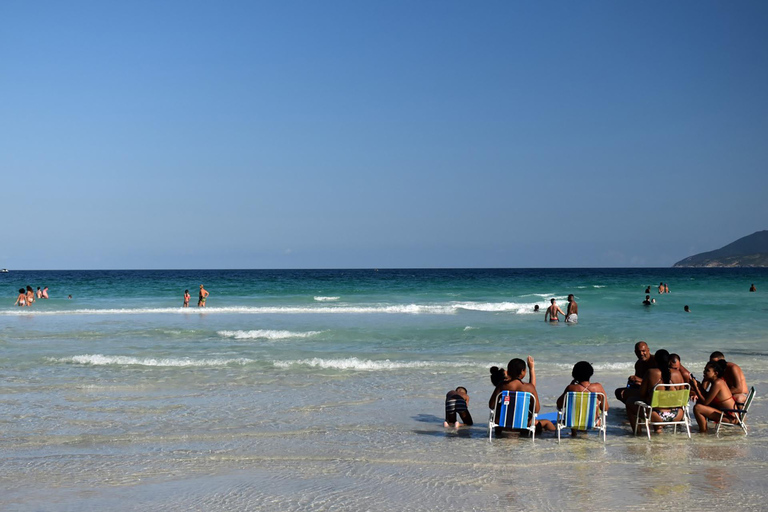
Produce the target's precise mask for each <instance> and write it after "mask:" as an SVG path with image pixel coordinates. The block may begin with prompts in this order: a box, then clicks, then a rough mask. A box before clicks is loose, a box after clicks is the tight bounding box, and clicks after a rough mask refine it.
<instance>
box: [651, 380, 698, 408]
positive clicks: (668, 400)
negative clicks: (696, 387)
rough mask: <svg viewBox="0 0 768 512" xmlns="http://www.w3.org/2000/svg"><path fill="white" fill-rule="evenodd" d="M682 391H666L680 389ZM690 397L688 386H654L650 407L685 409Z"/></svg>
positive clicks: (689, 387) (689, 386)
mask: <svg viewBox="0 0 768 512" xmlns="http://www.w3.org/2000/svg"><path fill="white" fill-rule="evenodd" d="M681 386H682V388H683V389H678V390H674V389H668V388H675V387H681ZM690 396H691V385H690V384H656V385H655V386H654V387H653V396H652V397H651V407H653V408H654V409H672V408H674V407H687V406H688V400H689V399H690Z"/></svg>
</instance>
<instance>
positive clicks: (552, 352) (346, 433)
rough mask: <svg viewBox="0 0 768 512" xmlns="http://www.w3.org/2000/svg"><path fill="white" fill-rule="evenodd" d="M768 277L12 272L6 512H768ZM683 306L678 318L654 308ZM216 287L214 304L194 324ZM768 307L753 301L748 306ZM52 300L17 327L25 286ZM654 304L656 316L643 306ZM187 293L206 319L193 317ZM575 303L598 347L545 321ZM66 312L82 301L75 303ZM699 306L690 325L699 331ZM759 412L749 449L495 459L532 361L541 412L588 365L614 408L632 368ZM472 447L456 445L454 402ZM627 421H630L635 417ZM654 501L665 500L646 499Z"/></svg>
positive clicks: (517, 452)
mask: <svg viewBox="0 0 768 512" xmlns="http://www.w3.org/2000/svg"><path fill="white" fill-rule="evenodd" d="M766 277H768V272H766V271H765V270H754V269H719V270H718V269H627V270H624V269H607V270H601V269H569V270H558V269H546V270H381V271H375V270H351V271H349V270H347V271H199V272H197V271H93V272H86V271H71V272H52V271H51V272H11V273H9V274H4V275H2V277H0V286H2V289H3V290H5V292H4V296H6V297H7V299H8V300H7V304H9V305H8V306H4V307H2V308H0V348H1V351H0V377H2V382H3V383H4V386H3V390H2V392H1V393H0V410H2V412H3V414H2V415H0V428H1V429H2V432H3V435H2V437H0V443H1V446H0V448H1V449H2V452H3V454H4V461H3V462H4V463H3V464H2V465H1V466H0V479H1V480H2V482H3V488H4V490H5V492H4V493H3V494H2V495H0V508H2V509H3V510H103V509H105V507H110V508H112V509H116V510H139V509H146V508H147V507H153V508H159V509H164V510H190V509H192V510H195V509H197V510H233V509H236V510H260V509H276V510H307V509H312V510H339V509H348V510H358V509H365V510H384V509H391V508H392V507H396V508H400V509H403V510H435V509H438V508H443V509H444V508H447V507H460V508H466V509H470V510H472V509H475V510H486V509H488V508H490V507H502V508H513V507H514V508H519V507H522V506H525V507H528V506H531V505H533V506H534V507H535V508H538V509H545V510H546V509H551V510H559V509H562V508H563V503H565V502H567V503H569V504H570V505H571V507H575V508H577V509H584V508H587V507H598V508H603V509H625V510H633V509H638V510H639V509H641V508H647V507H648V506H649V503H650V505H651V506H653V505H656V506H660V507H661V506H664V507H669V506H672V505H680V506H685V507H687V508H691V507H693V508H694V509H698V508H703V507H704V506H711V505H712V504H722V505H724V506H725V505H727V504H729V503H730V501H729V500H731V499H733V498H734V497H735V496H737V495H738V496H739V500H740V501H739V503H740V504H741V505H740V506H741V507H742V509H747V510H749V509H755V510H758V509H761V508H762V507H763V505H762V501H763V500H762V497H763V496H764V492H763V490H762V476H761V475H763V474H764V473H765V469H766V468H765V465H766V461H768V458H766V453H765V452H766V434H765V417H766V413H765V406H764V403H763V401H762V392H761V391H762V389H765V387H766V386H765V380H766V376H768V348H766V346H765V340H766V334H767V332H768V331H767V330H766V328H765V327H764V321H763V318H764V316H765V315H764V313H765V311H766V310H768V306H767V305H766V303H765V302H761V300H760V299H761V297H762V293H763V292H762V290H763V288H764V286H765V284H764V283H766V281H767V280H766ZM659 281H664V282H667V283H669V286H670V289H671V293H670V294H668V295H659V294H657V293H656V292H655V288H653V284H654V283H656V285H658V282H659ZM201 282H202V283H204V284H205V286H206V289H207V290H209V291H210V293H211V296H210V298H209V300H208V307H207V308H206V309H205V310H204V311H203V310H199V309H198V308H195V307H194V305H195V304H196V290H197V286H198V285H199V284H200V283H201ZM751 283H755V284H756V285H757V287H758V292H757V293H749V292H748V291H747V290H748V289H749V285H750V284H751ZM27 284H29V285H32V286H33V287H35V288H36V287H37V286H46V285H47V286H49V287H50V292H51V299H49V300H47V301H45V300H39V301H38V302H37V303H35V304H34V305H33V306H32V307H30V308H15V307H12V306H10V304H11V303H12V302H13V300H14V298H15V295H16V294H15V293H14V292H15V291H16V290H17V289H18V288H19V287H20V286H22V285H27ZM649 285H651V286H652V291H653V293H652V294H651V295H652V297H654V298H656V299H657V304H656V305H654V306H652V307H644V306H642V305H641V304H640V302H641V301H642V299H643V297H644V293H643V292H644V290H645V287H646V286H649ZM185 288H188V289H190V290H191V293H192V295H193V298H192V301H191V303H192V306H193V307H192V308H189V309H187V310H184V309H182V308H180V307H179V306H180V304H181V295H182V293H183V291H184V289H185ZM568 293H574V294H575V295H576V299H577V301H578V302H579V307H580V313H581V314H580V322H579V324H578V325H575V326H569V325H564V324H560V325H554V326H552V325H549V324H547V323H545V322H543V313H541V314H537V315H535V314H533V312H532V310H533V305H534V304H539V305H541V307H545V305H546V304H547V303H548V298H550V297H556V298H558V302H559V303H560V305H561V307H562V308H563V309H565V297H566V296H567V294H568ZM68 294H72V295H73V299H72V300H68V299H66V296H67V295H68ZM685 304H688V305H690V307H691V310H692V313H690V314H686V313H684V312H683V311H682V310H683V305H685ZM639 339H644V340H646V341H647V342H648V343H649V345H650V346H651V349H652V350H656V349H658V348H662V347H663V348H667V349H669V350H670V351H673V352H677V353H679V354H680V355H681V356H682V359H683V363H684V364H685V365H686V366H687V367H688V368H689V369H691V370H693V371H695V372H696V373H697V374H698V373H700V371H701V369H702V367H703V364H704V362H705V361H706V360H707V358H708V354H709V353H710V352H711V351H713V350H722V351H723V352H725V354H726V357H727V358H728V359H729V360H732V361H734V362H736V363H738V364H739V365H740V366H741V367H742V368H743V369H744V371H745V373H746V375H747V379H748V382H749V384H750V385H754V386H756V388H757V390H758V393H757V397H756V399H755V402H754V404H753V409H752V413H751V415H750V416H751V418H750V421H749V424H750V435H749V436H748V437H744V436H743V435H741V434H738V432H736V431H735V429H733V431H731V432H728V433H727V434H726V435H723V436H722V437H721V438H719V439H718V438H716V437H715V436H714V435H694V439H693V440H691V441H689V440H688V439H687V437H685V436H681V435H680V434H678V435H672V434H671V433H669V434H664V435H661V436H654V439H653V440H652V441H651V442H650V443H649V442H648V441H647V440H646V439H645V438H644V437H640V438H634V437H632V436H631V434H630V431H629V428H628V426H627V425H625V424H624V422H625V416H624V415H623V413H622V411H621V410H620V409H619V408H618V407H614V408H612V410H611V411H610V416H609V425H610V426H609V432H608V441H607V443H606V444H605V445H603V444H602V443H601V442H599V441H598V440H597V436H596V435H591V436H589V437H588V438H587V439H565V440H564V441H563V442H562V443H561V444H560V445H558V444H557V442H556V440H554V439H553V438H552V437H551V436H546V435H545V436H543V437H542V438H541V439H537V440H536V441H535V442H531V441H530V440H528V439H517V438H505V439H499V440H494V442H493V443H489V442H488V439H487V432H486V429H485V428H484V427H483V422H484V421H486V419H487V414H488V409H487V400H488V397H489V395H490V393H491V391H492V389H491V386H490V382H489V379H488V367H489V366H490V365H491V364H506V362H507V361H508V360H509V359H510V358H511V357H525V356H526V355H529V354H530V355H533V356H534V357H535V358H536V370H537V377H538V387H539V394H540V397H541V400H542V404H543V409H544V410H545V411H552V410H554V403H555V400H556V398H557V396H558V395H559V394H560V392H561V391H562V389H563V387H564V386H565V385H566V384H567V383H568V381H569V375H570V369H571V367H572V365H573V363H574V362H576V361H578V360H581V359H585V360H588V361H590V362H592V363H593V364H594V365H595V368H596V375H595V378H594V379H593V380H597V381H600V382H602V383H603V384H604V385H605V388H606V389H607V390H609V393H610V390H612V389H613V388H615V387H619V386H621V385H622V384H623V383H624V382H625V380H626V377H627V375H628V374H629V373H631V371H632V370H631V368H632V364H633V361H634V356H633V354H632V345H633V344H634V343H635V342H636V341H637V340H639ZM457 385H463V386H465V387H467V388H468V389H469V392H470V396H471V400H470V411H471V412H472V415H473V417H474V418H475V421H476V423H477V424H476V426H474V427H470V428H463V429H461V430H459V431H458V432H457V431H455V430H447V429H443V427H442V414H443V411H442V408H443V397H444V394H445V392H446V391H447V390H448V389H451V388H455V387H456V386H457ZM615 402H616V401H615V400H613V401H612V403H613V405H614V406H615V405H616V404H615ZM649 491H650V492H649Z"/></svg>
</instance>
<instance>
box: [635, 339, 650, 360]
mask: <svg viewBox="0 0 768 512" xmlns="http://www.w3.org/2000/svg"><path fill="white" fill-rule="evenodd" d="M635 355H636V356H637V358H638V359H639V360H641V361H647V360H649V359H650V358H651V349H649V348H648V344H647V343H646V342H644V341H638V342H637V343H635Z"/></svg>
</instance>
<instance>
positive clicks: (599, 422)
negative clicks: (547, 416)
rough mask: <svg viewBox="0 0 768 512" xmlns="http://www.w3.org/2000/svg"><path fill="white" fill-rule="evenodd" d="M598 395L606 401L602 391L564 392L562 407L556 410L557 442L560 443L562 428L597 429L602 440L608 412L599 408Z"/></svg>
mask: <svg viewBox="0 0 768 512" xmlns="http://www.w3.org/2000/svg"><path fill="white" fill-rule="evenodd" d="M600 397H602V403H606V397H605V395H604V394H602V393H591V392H583V391H582V392H576V391H569V392H568V393H566V394H565V400H564V401H563V408H562V409H559V410H558V411H557V423H556V424H555V426H556V427H557V442H558V443H560V431H561V430H562V429H564V428H571V429H573V430H597V431H598V433H600V432H602V434H603V442H605V435H606V419H607V417H608V413H606V412H605V411H602V410H600V403H601V400H600Z"/></svg>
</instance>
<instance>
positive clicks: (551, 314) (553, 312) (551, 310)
mask: <svg viewBox="0 0 768 512" xmlns="http://www.w3.org/2000/svg"><path fill="white" fill-rule="evenodd" d="M550 302H551V303H552V305H551V306H549V307H548V308H547V312H546V313H544V321H545V322H546V321H547V320H549V321H550V322H559V321H560V319H559V318H557V314H558V313H560V314H561V315H565V313H563V310H562V309H560V306H558V305H557V302H555V299H551V300H550Z"/></svg>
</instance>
